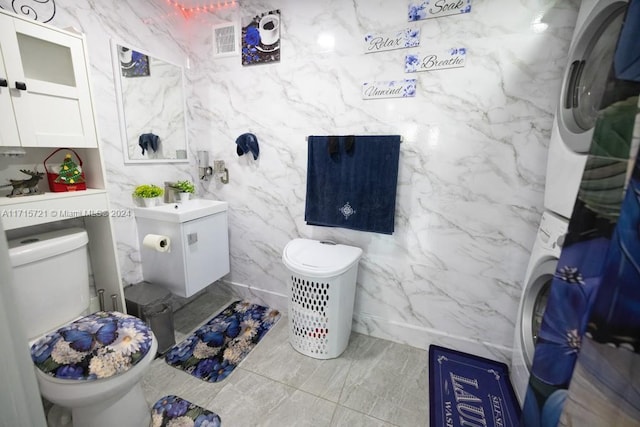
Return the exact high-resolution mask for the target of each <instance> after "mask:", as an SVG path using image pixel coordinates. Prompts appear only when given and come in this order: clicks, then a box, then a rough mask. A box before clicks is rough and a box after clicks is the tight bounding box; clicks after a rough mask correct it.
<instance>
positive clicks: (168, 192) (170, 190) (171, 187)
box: [164, 181, 178, 203]
mask: <svg viewBox="0 0 640 427" xmlns="http://www.w3.org/2000/svg"><path fill="white" fill-rule="evenodd" d="M175 185H176V183H175V182H171V181H165V182H164V202H165V203H173V202H175V201H176V199H177V197H176V193H177V192H178V190H177V189H176V187H175Z"/></svg>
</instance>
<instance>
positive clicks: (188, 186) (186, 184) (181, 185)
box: [172, 179, 196, 202]
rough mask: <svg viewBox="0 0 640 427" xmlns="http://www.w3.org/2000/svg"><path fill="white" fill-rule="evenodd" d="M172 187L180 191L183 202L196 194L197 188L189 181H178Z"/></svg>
mask: <svg viewBox="0 0 640 427" xmlns="http://www.w3.org/2000/svg"><path fill="white" fill-rule="evenodd" d="M172 187H173V188H175V189H176V190H178V194H180V201H181V202H184V201H187V200H189V195H190V194H193V193H195V192H196V186H195V185H193V182H191V181H189V180H188V179H186V180H184V181H178V182H176V183H175V184H173V185H172Z"/></svg>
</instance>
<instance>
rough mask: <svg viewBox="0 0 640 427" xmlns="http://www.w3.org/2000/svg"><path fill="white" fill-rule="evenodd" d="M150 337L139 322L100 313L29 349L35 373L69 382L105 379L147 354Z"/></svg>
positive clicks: (81, 320)
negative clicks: (36, 370)
mask: <svg viewBox="0 0 640 427" xmlns="http://www.w3.org/2000/svg"><path fill="white" fill-rule="evenodd" d="M152 337H153V334H152V333H151V329H149V327H148V326H147V325H146V324H145V323H144V322H143V321H142V320H140V319H138V318H137V317H134V316H130V315H128V314H123V313H119V312H115V311H113V312H111V311H109V312H107V311H99V312H97V313H94V314H90V315H88V316H85V317H83V318H81V319H78V320H76V321H74V322H72V323H69V324H67V325H65V326H63V327H61V328H60V329H58V330H57V331H55V332H53V333H50V334H48V335H46V336H44V337H42V338H40V339H39V340H38V341H37V342H35V343H34V344H33V345H32V346H31V358H32V359H33V362H34V363H35V364H36V366H37V367H38V369H40V370H41V371H42V372H44V373H46V374H48V375H51V376H52V377H56V378H60V379H70V380H95V379H100V378H108V377H111V376H114V375H118V374H121V373H123V372H126V371H128V370H129V369H131V367H132V366H134V365H135V364H136V363H138V362H139V361H140V360H142V358H143V357H144V356H145V355H146V354H147V353H148V352H149V349H150V348H151V341H152Z"/></svg>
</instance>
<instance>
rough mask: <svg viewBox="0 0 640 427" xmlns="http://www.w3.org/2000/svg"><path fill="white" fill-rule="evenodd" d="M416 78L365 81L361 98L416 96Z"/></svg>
mask: <svg viewBox="0 0 640 427" xmlns="http://www.w3.org/2000/svg"><path fill="white" fill-rule="evenodd" d="M417 83H418V80H417V79H405V80H390V81H384V82H365V83H363V84H362V99H381V98H409V97H413V96H416V85H417Z"/></svg>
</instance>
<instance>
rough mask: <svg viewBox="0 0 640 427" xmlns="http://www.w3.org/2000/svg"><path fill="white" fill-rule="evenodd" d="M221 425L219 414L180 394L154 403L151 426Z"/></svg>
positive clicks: (210, 426) (214, 426) (208, 426)
mask: <svg viewBox="0 0 640 427" xmlns="http://www.w3.org/2000/svg"><path fill="white" fill-rule="evenodd" d="M172 425H173V426H194V427H205V426H206V427H220V425H221V421H220V417H219V416H218V414H216V413H215V412H211V411H209V410H208V409H204V408H202V407H200V406H198V405H196V404H194V403H191V402H189V401H188V400H184V399H182V398H180V397H178V396H173V395H170V396H165V397H163V398H161V399H160V400H158V401H157V402H156V403H154V404H153V408H152V409H151V426H150V427H167V426H172Z"/></svg>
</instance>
